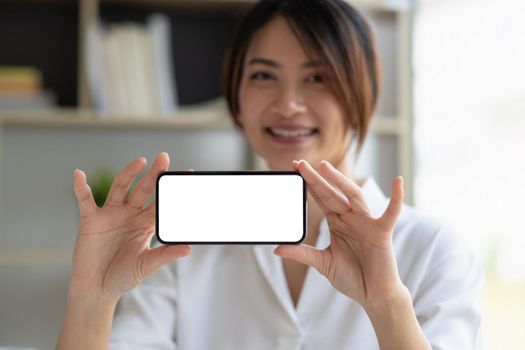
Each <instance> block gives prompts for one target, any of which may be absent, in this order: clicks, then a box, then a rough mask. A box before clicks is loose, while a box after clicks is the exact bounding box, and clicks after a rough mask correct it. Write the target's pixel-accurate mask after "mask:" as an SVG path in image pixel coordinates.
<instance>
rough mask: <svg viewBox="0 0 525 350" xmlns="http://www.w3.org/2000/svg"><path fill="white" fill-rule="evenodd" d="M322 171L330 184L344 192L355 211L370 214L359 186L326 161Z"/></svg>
mask: <svg viewBox="0 0 525 350" xmlns="http://www.w3.org/2000/svg"><path fill="white" fill-rule="evenodd" d="M320 171H321V172H322V175H323V176H324V177H325V179H326V180H327V181H328V182H329V183H331V184H332V185H334V186H335V187H337V188H338V189H339V190H341V192H343V194H344V195H345V196H346V198H347V199H348V202H349V203H350V205H351V206H352V208H353V209H354V210H356V211H365V212H368V206H367V205H366V202H365V200H364V199H363V196H362V194H361V189H360V188H359V186H358V185H357V184H355V183H354V182H353V181H352V180H350V179H349V178H348V177H346V176H345V175H344V174H343V173H341V172H340V171H339V170H337V169H336V168H335V167H334V166H333V165H332V164H330V163H328V162H327V161H325V160H323V161H322V162H321V170H320Z"/></svg>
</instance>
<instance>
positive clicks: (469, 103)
mask: <svg viewBox="0 0 525 350" xmlns="http://www.w3.org/2000/svg"><path fill="white" fill-rule="evenodd" d="M253 2H254V1H251V0H229V1H227V0H225V1H221V0H150V1H146V0H78V1H77V0H40V1H37V0H33V1H31V0H16V1H15V0H2V1H1V2H0V199H1V200H0V346H7V345H17V346H25V347H36V348H38V349H51V348H53V346H54V342H55V340H56V337H57V335H58V331H59V328H60V324H61V322H62V317H63V312H64V306H65V298H66V294H67V283H68V278H69V273H70V260H71V250H72V247H73V244H74V240H75V235H76V228H77V222H78V214H77V208H76V204H75V199H74V195H73V192H72V188H71V187H72V185H71V178H72V174H73V170H74V169H75V168H82V169H84V170H85V171H86V173H87V174H88V181H89V182H90V184H91V186H92V187H93V191H94V193H95V195H96V196H97V198H98V200H99V201H100V202H103V200H104V196H105V193H106V192H107V187H108V184H109V183H110V181H111V179H112V176H113V175H114V174H115V172H116V171H117V170H118V169H120V168H121V167H122V166H123V165H125V164H126V163H127V162H128V161H130V160H132V159H134V158H136V157H138V156H146V157H147V158H148V159H152V158H153V157H154V155H156V154H157V153H158V152H161V151H167V152H169V153H170V156H171V159H172V166H171V168H172V169H177V170H180V169H187V168H193V169H196V170H243V169H261V168H264V164H263V162H261V160H260V159H258V158H257V157H256V156H255V155H254V154H253V153H252V152H251V150H250V148H249V146H248V145H247V144H246V142H245V141H244V139H243V137H242V135H240V134H239V133H238V132H237V131H236V130H235V129H234V128H233V126H232V123H231V121H230V120H229V118H228V113H227V110H226V106H225V102H224V100H223V99H222V98H221V97H220V95H221V94H220V91H221V89H220V71H221V66H222V57H223V52H224V49H225V46H226V45H227V43H228V39H229V38H230V35H231V33H232V30H233V28H234V26H235V23H236V21H237V19H238V18H239V17H240V16H241V15H242V14H243V13H244V12H245V11H246V10H247V9H248V8H249V6H251V5H252V4H253ZM349 2H350V3H352V4H355V5H356V7H357V8H358V9H360V10H361V11H362V12H363V14H364V15H365V16H366V17H367V18H368V19H369V20H370V22H371V23H372V26H373V28H374V30H375V33H376V36H377V39H378V43H379V49H380V51H381V55H382V71H383V91H382V95H381V97H380V101H379V104H378V108H377V110H376V115H375V116H374V121H373V125H372V128H371V131H370V134H369V136H368V140H367V142H366V144H365V147H364V149H363V153H362V155H361V156H360V157H359V158H358V159H354V161H355V162H356V173H357V174H358V175H360V176H364V175H370V176H373V177H375V178H376V179H377V181H378V183H379V184H380V186H381V187H382V188H383V190H384V192H385V193H386V194H388V195H389V194H390V182H391V180H392V179H393V178H394V177H395V176H397V175H403V177H404V178H405V182H406V187H407V188H406V191H407V201H408V202H409V203H410V204H413V205H415V206H416V207H418V208H420V209H421V210H422V211H425V212H426V213H427V214H430V215H432V216H434V217H437V218H438V219H439V220H441V221H442V222H444V223H446V224H448V225H450V226H452V227H454V228H455V230H456V232H457V234H458V235H459V236H460V238H461V239H463V240H465V241H467V242H468V244H469V245H470V246H471V247H472V249H473V251H475V253H476V254H477V255H478V256H479V259H480V261H482V263H483V264H484V267H485V273H486V284H485V290H484V296H483V301H482V302H483V304H482V307H483V310H484V338H485V348H486V349H496V348H497V349H519V348H523V347H524V346H525V335H524V334H523V325H524V324H525V254H524V252H523V251H524V250H525V235H524V233H525V232H523V229H522V226H523V225H522V217H521V215H522V211H523V209H525V206H524V205H523V199H524V198H525V185H524V184H523V179H525V161H524V160H523V159H524V158H525V157H524V154H525V137H523V134H524V133H525V65H524V62H525V21H523V19H524V14H525V4H524V3H523V2H521V1H520V0H499V1H489V0H454V1H452V0H417V1H416V0H413V1H412V0H349ZM520 154H521V156H520Z"/></svg>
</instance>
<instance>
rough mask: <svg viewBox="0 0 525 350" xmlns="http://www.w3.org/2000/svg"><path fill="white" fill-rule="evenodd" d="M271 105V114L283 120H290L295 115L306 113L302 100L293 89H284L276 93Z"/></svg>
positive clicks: (295, 89) (296, 90)
mask: <svg viewBox="0 0 525 350" xmlns="http://www.w3.org/2000/svg"><path fill="white" fill-rule="evenodd" d="M277 93H278V95H277V96H276V98H275V101H274V104H273V112H275V113H277V114H280V115H282V116H283V117H285V118H291V117H293V116H295V115H296V114H302V113H305V112H306V105H305V103H304V99H303V97H302V95H301V93H300V91H298V89H297V88H295V87H291V86H290V87H286V88H284V89H281V90H280V91H278V92H277Z"/></svg>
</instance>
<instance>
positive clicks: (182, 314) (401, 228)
mask: <svg viewBox="0 0 525 350" xmlns="http://www.w3.org/2000/svg"><path fill="white" fill-rule="evenodd" d="M238 33H239V34H238V35H237V36H236V39H235V40H234V41H233V46H232V49H231V51H230V55H229V57H230V59H229V60H228V61H227V62H228V63H227V65H226V74H225V86H226V90H225V95H226V97H227V99H228V103H229V106H230V110H231V114H232V117H233V118H234V120H235V121H236V123H237V125H238V126H239V129H240V131H241V132H242V133H243V135H244V136H245V137H246V138H247V140H248V142H249V143H250V145H251V146H252V147H253V148H254V150H255V151H256V152H258V153H259V154H260V155H261V156H262V157H263V158H264V159H265V160H266V162H267V164H268V166H269V168H270V170H295V171H297V172H299V173H300V175H301V176H302V177H303V179H304V180H305V181H306V183H307V187H308V196H309V197H308V207H307V215H308V232H307V238H306V239H305V240H304V241H303V243H302V244H297V245H295V244H294V245H281V246H278V247H273V246H260V245H259V246H257V245H256V246H233V245H228V246H224V245H214V246H196V247H192V248H191V249H190V247H188V246H184V245H175V246H157V247H154V248H150V247H149V242H150V239H151V236H152V235H153V233H154V227H153V226H154V222H155V220H154V219H155V214H156V208H155V206H154V205H146V202H147V199H148V197H149V196H150V195H151V194H152V192H153V189H154V183H155V179H156V178H157V177H158V176H159V174H161V173H163V172H165V171H166V170H167V169H168V168H169V157H168V155H167V154H165V153H162V154H160V155H159V156H158V157H157V159H156V160H155V162H154V163H153V165H152V167H151V170H150V171H149V172H148V173H147V175H145V176H144V177H143V178H142V179H141V180H140V181H139V182H138V184H137V186H136V187H135V189H134V190H133V191H132V192H131V193H130V194H129V195H128V193H127V188H128V186H129V184H130V183H131V182H132V181H133V179H134V178H135V177H136V176H137V174H139V173H141V172H142V171H143V170H144V169H145V167H146V162H145V159H143V158H139V159H137V160H135V161H133V162H131V163H130V164H129V165H128V166H127V167H126V168H124V169H123V170H122V171H121V173H120V174H118V175H117V177H116V179H115V181H114V183H113V185H112V188H111V190H110V193H109V195H108V200H107V204H105V205H104V207H102V208H98V207H97V206H96V205H95V204H94V203H93V199H92V196H91V193H90V189H89V187H88V186H87V184H86V178H85V175H84V173H83V172H82V171H77V172H75V174H74V186H75V193H76V195H77V199H78V205H79V208H80V217H81V221H80V225H79V232H78V236H77V243H76V248H75V256H74V263H73V275H72V278H71V285H70V292H69V299H68V309H67V312H66V320H65V323H64V327H63V329H62V334H61V337H60V341H59V346H58V348H59V349H66V348H71V347H73V346H74V347H75V348H78V344H82V345H84V347H85V348H86V349H91V348H93V349H100V348H105V347H107V346H108V343H110V344H111V347H112V348H114V349H129V348H147V349H151V348H159V349H160V348H162V349H174V348H180V349H261V350H262V349H348V348H359V349H377V348H381V349H383V350H384V349H406V350H410V349H418V350H419V349H430V348H431V347H432V348H435V349H445V348H446V349H475V348H478V346H479V342H478V336H479V326H480V313H479V310H478V308H477V305H476V301H477V298H478V293H479V290H480V286H481V283H482V273H481V269H480V266H479V264H478V262H477V260H476V259H475V257H474V256H473V255H472V253H471V252H470V251H469V250H468V249H467V248H466V247H464V246H462V245H460V244H459V243H458V242H457V241H456V239H455V236H454V233H452V232H451V231H450V230H449V229H447V228H446V227H444V226H442V225H441V224H439V223H437V222H436V221H435V220H432V219H430V218H428V217H427V216H424V215H422V214H420V213H419V212H418V211H417V210H415V209H414V208H411V207H409V206H407V205H405V204H403V200H404V190H403V180H402V178H400V177H397V178H396V179H394V180H393V182H392V197H391V198H390V199H389V198H386V197H385V196H384V195H383V193H382V192H381V190H380V189H379V187H378V185H377V184H376V183H375V181H374V180H373V179H371V178H367V179H354V178H353V176H352V169H351V167H350V164H348V163H347V161H346V159H348V157H346V155H347V153H348V152H350V150H352V149H353V148H351V147H349V146H350V144H351V142H352V141H355V142H356V143H357V145H358V146H360V145H361V144H362V142H363V141H364V137H365V135H366V131H367V128H368V124H369V121H370V118H371V115H372V111H373V109H374V106H375V102H376V100H377V93H378V86H379V83H378V72H377V54H376V49H375V44H374V40H373V38H372V34H371V32H370V30H369V28H368V25H366V23H365V21H364V20H363V18H362V17H361V15H360V14H359V13H358V12H356V11H355V10H354V9H353V8H352V7H351V6H350V5H349V4H348V3H347V2H345V1H342V0H282V1H275V0H265V1H260V2H258V3H257V4H256V5H255V6H254V8H253V9H252V10H251V12H250V13H249V14H248V15H247V17H246V19H245V21H244V22H242V24H241V26H240V28H239V29H238ZM299 159H300V160H299ZM193 190H194V191H199V189H198V188H195V189H193ZM209 192H213V191H211V190H208V191H205V195H209V196H213V195H216V194H218V193H219V191H216V193H215V194H214V193H209ZM199 194H200V195H202V194H203V193H202V192H199ZM224 195H225V194H222V196H224ZM219 197H220V195H219ZM219 199H220V198H219ZM255 200H257V198H255ZM249 209H250V208H248V210H249ZM237 214H239V215H242V214H240V213H237ZM209 217H212V215H209ZM204 219H206V216H205V217H204ZM199 224H200V223H199V222H195V225H199ZM250 225H258V223H257V222H253V223H250ZM250 225H246V228H245V229H246V230H250V229H252V227H250ZM275 225H277V224H275ZM232 226H233V223H232ZM174 234H176V233H174ZM216 234H217V235H220V234H221V232H216ZM190 253H191V256H188V257H187V258H184V259H179V258H182V257H184V256H186V255H190ZM168 263H171V264H168ZM148 276H149V278H147V277H148ZM146 278H147V279H146ZM139 284H140V286H139ZM135 287H137V288H135ZM120 299H121V300H120ZM119 300H120V303H121V304H120V306H121V307H120V312H119V313H118V315H117V316H116V318H115V321H114V322H113V320H112V316H113V313H114V310H115V307H116V303H117V301H119ZM112 327H113V328H112ZM110 331H111V332H112V334H111V341H110V340H109V338H110ZM73 344H74V345H73Z"/></svg>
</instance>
